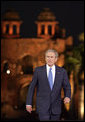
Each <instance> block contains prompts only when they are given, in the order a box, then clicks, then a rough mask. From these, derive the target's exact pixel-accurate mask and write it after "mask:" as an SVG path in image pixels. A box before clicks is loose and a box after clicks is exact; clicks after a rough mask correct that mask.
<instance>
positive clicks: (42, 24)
mask: <svg viewBox="0 0 85 122" xmlns="http://www.w3.org/2000/svg"><path fill="white" fill-rule="evenodd" d="M35 23H36V24H37V37H41V38H46V39H49V38H51V37H53V36H54V35H55V28H57V27H58V24H59V22H58V21H56V17H55V16H54V14H53V13H52V12H51V11H50V9H49V8H44V9H43V11H42V12H41V13H40V14H39V16H38V18H37V21H36V22H35Z"/></svg>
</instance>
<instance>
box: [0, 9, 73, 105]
mask: <svg viewBox="0 0 85 122" xmlns="http://www.w3.org/2000/svg"><path fill="white" fill-rule="evenodd" d="M21 24H24V22H23V21H22V20H21V19H20V16H19V14H18V13H17V12H15V11H12V10H11V11H10V10H9V11H7V12H6V13H5V14H4V15H3V18H2V21H1V29H2V39H1V78H2V81H1V84H2V88H1V90H2V91H1V99H2V101H1V102H2V103H4V102H7V103H9V104H10V105H12V106H18V102H19V101H21V102H20V103H21V104H20V105H22V104H23V103H25V99H26V93H27V89H28V86H29V83H30V82H31V80H32V75H33V71H34V69H35V67H37V66H41V65H43V64H45V60H44V53H45V51H46V50H47V49H49V48H51V49H55V50H57V52H58V53H59V58H58V61H57V63H56V64H57V65H58V66H60V67H63V66H64V63H65V60H64V56H65V55H64V52H67V53H69V54H70V51H69V50H66V49H67V47H69V49H70V47H72V45H73V38H72V36H69V37H66V30H65V29H64V28H61V27H60V25H59V22H58V21H57V20H56V17H55V15H54V13H53V12H51V10H50V9H49V8H44V9H43V10H42V11H41V13H40V14H39V15H38V17H37V20H36V21H35V24H36V25H37V38H35V37H33V38H29V37H28V38H21V35H20V26H21ZM4 89H6V90H7V91H6V90H4ZM6 92H7V94H6ZM5 94H6V95H5ZM5 96H6V97H5ZM10 97H11V99H10Z"/></svg>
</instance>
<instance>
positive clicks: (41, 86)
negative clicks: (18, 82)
mask: <svg viewBox="0 0 85 122" xmlns="http://www.w3.org/2000/svg"><path fill="white" fill-rule="evenodd" d="M55 69H56V71H55V81H54V85H53V88H52V90H51V89H50V86H49V82H48V78H47V72H46V65H44V66H40V67H37V68H35V72H34V75H33V79H32V82H31V84H30V86H29V89H28V94H27V99H26V105H32V98H33V94H34V89H35V87H36V86H37V94H36V95H37V96H36V110H37V112H38V113H39V112H40V113H47V112H48V111H49V110H50V109H51V111H52V112H53V113H54V114H60V113H61V89H62V87H63V89H64V96H65V97H69V98H71V86H70V83H69V80H68V76H67V72H66V70H65V69H64V68H61V67H58V66H56V68H55Z"/></svg>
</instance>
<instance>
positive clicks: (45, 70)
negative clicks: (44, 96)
mask: <svg viewBox="0 0 85 122" xmlns="http://www.w3.org/2000/svg"><path fill="white" fill-rule="evenodd" d="M43 68H44V77H45V79H46V83H47V85H48V87H49V89H50V91H51V88H50V85H49V81H48V77H47V69H46V65H45V66H44V67H43Z"/></svg>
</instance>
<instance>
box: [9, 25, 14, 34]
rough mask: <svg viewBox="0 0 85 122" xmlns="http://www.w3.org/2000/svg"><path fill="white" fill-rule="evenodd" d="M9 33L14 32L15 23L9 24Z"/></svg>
mask: <svg viewBox="0 0 85 122" xmlns="http://www.w3.org/2000/svg"><path fill="white" fill-rule="evenodd" d="M9 34H10V35H12V34H13V24H9Z"/></svg>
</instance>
